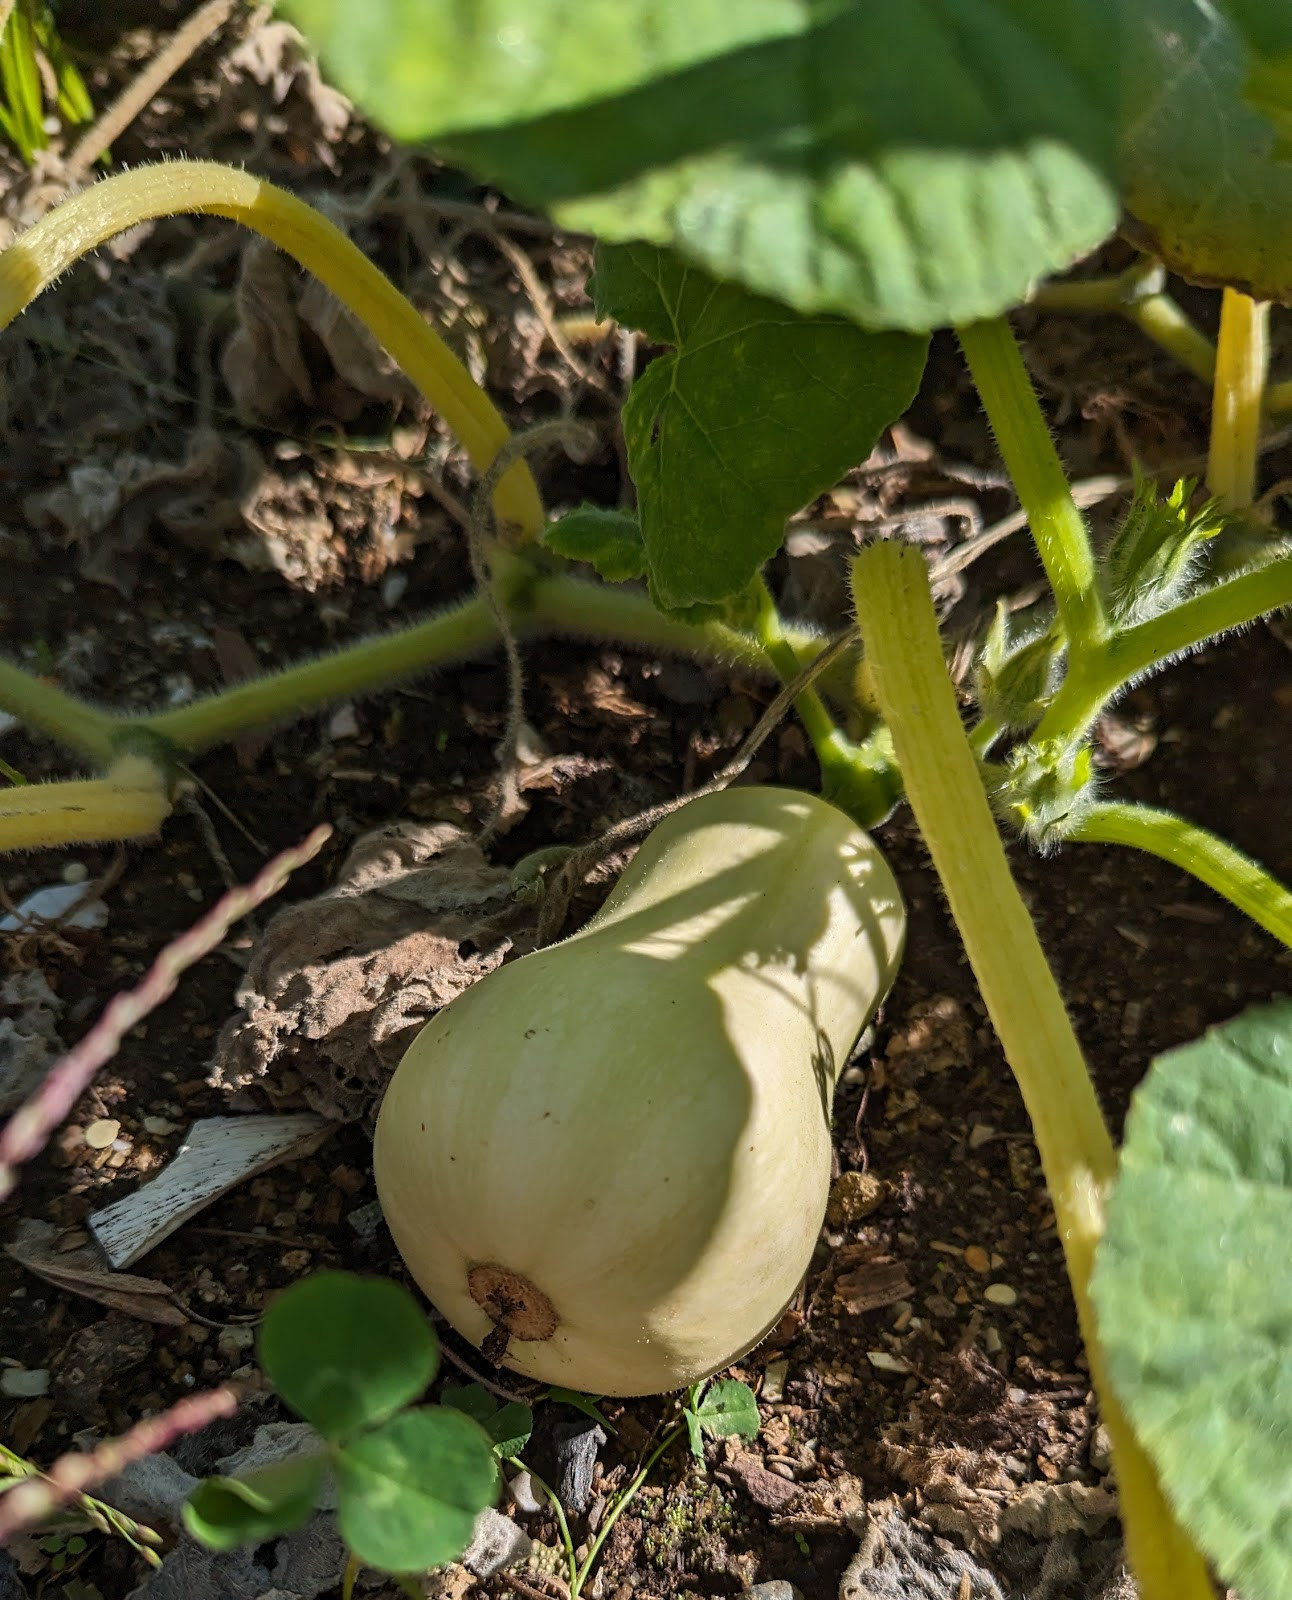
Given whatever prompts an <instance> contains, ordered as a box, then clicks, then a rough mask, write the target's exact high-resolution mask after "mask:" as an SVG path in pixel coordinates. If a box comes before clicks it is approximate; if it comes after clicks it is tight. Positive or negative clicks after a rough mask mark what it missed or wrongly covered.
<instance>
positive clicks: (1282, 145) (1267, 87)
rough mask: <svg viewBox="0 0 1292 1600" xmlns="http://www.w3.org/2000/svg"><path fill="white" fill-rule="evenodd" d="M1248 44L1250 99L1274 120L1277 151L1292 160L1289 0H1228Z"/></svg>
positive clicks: (1291, 15)
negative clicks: (1287, 1) (1287, 0)
mask: <svg viewBox="0 0 1292 1600" xmlns="http://www.w3.org/2000/svg"><path fill="white" fill-rule="evenodd" d="M1224 9H1225V10H1226V11H1228V13H1229V14H1230V16H1231V17H1232V18H1233V20H1234V24H1235V26H1236V27H1237V29H1238V31H1239V33H1240V34H1242V36H1243V39H1244V41H1245V42H1246V44H1247V47H1248V51H1249V57H1248V68H1249V70H1248V76H1247V82H1246V85H1245V86H1244V90H1243V92H1244V94H1245V96H1246V98H1247V103H1248V105H1250V106H1253V107H1254V108H1255V109H1256V110H1257V111H1259V112H1260V113H1261V114H1262V115H1263V116H1266V117H1268V118H1269V119H1270V121H1271V122H1272V123H1273V124H1274V128H1275V132H1276V134H1277V136H1278V137H1277V142H1276V145H1275V155H1276V157H1277V158H1278V159H1279V160H1280V161H1292V6H1289V5H1288V4H1287V3H1286V0H1225V6H1224Z"/></svg>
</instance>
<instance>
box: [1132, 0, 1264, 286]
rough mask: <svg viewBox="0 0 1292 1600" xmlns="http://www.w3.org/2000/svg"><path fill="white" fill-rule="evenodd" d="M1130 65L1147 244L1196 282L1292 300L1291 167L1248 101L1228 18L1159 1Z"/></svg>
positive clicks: (1135, 208) (1137, 189) (1243, 56)
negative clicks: (1242, 289)
mask: <svg viewBox="0 0 1292 1600" xmlns="http://www.w3.org/2000/svg"><path fill="white" fill-rule="evenodd" d="M1146 9H1147V10H1148V11H1151V14H1152V21H1153V23H1154V25H1153V26H1146V27H1143V28H1141V29H1139V30H1137V31H1136V33H1135V35H1134V40H1133V44H1134V48H1133V49H1132V50H1131V52H1130V54H1129V55H1128V57H1127V60H1126V62H1125V66H1124V71H1125V75H1126V83H1127V107H1128V109H1127V120H1126V130H1125V133H1124V136H1123V139H1122V145H1121V158H1120V166H1121V190H1122V195H1123V198H1124V200H1125V202H1126V205H1127V208H1128V209H1129V211H1130V212H1131V214H1132V216H1133V218H1134V227H1135V230H1136V231H1137V232H1138V234H1139V235H1140V236H1141V238H1142V240H1143V242H1144V243H1145V244H1146V245H1147V246H1148V247H1149V248H1150V249H1152V250H1153V251H1154V252H1155V253H1156V254H1157V255H1159V256H1161V258H1162V260H1163V261H1165V262H1166V264H1167V266H1168V267H1170V268H1171V269H1172V271H1174V272H1178V273H1180V274H1181V275H1182V276H1183V277H1186V278H1189V279H1191V280H1192V281H1194V282H1195V283H1221V284H1232V285H1234V286H1235V287H1238V288H1244V289H1246V290H1248V292H1249V293H1252V294H1254V295H1255V296H1256V297H1257V298H1258V299H1263V300H1292V163H1288V162H1286V161H1281V160H1279V159H1278V153H1277V152H1276V149H1275V144H1276V138H1277V136H1276V133H1275V130H1274V128H1273V126H1272V125H1271V123H1270V122H1269V121H1268V120H1267V119H1266V117H1265V116H1263V115H1262V114H1261V112H1260V111H1258V110H1256V109H1254V108H1253V107H1252V105H1250V104H1249V103H1248V101H1247V100H1246V99H1245V98H1244V91H1245V87H1246V82H1247V77H1248V68H1249V57H1248V54H1247V52H1246V50H1245V49H1244V47H1243V43H1242V40H1241V38H1240V37H1239V35H1238V33H1237V31H1236V29H1235V28H1234V27H1233V26H1232V25H1231V24H1230V23H1229V22H1228V21H1227V20H1226V18H1225V17H1224V15H1223V14H1222V13H1220V12H1218V11H1217V10H1216V9H1215V8H1214V7H1211V6H1200V5H1198V4H1196V3H1195V0H1151V5H1150V6H1149V7H1147V8H1146Z"/></svg>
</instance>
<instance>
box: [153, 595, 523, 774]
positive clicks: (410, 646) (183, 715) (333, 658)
mask: <svg viewBox="0 0 1292 1600" xmlns="http://www.w3.org/2000/svg"><path fill="white" fill-rule="evenodd" d="M497 636H498V635H497V629H496V628H495V626H494V622H493V618H492V617H491V616H490V615H489V609H488V606H487V605H486V604H485V601H484V599H483V597H482V596H480V595H475V596H473V597H472V598H471V599H470V600H467V601H464V602H463V603H462V604H461V605H457V606H453V607H451V608H450V609H449V610H447V611H441V612H439V613H437V615H435V616H433V617H429V618H427V620H426V621H425V622H421V623H418V624H417V625H416V626H415V627H412V628H406V629H404V630H403V631H402V632H400V633H392V634H388V635H386V636H384V637H381V638H376V639H364V640H361V641H360V643H358V644H354V645H351V646H349V648H348V649H345V650H338V651H337V652H336V653H335V654H333V655H327V656H321V657H319V658H318V659H317V660H315V661H304V662H301V663H300V664H299V665H297V666H294V667H284V668H283V670H282V671H281V672H272V673H269V674H267V675H266V676H265V677H263V678H250V679H248V680H247V681H246V682H245V683H238V684H235V685H234V686H233V687H232V688H231V689H225V690H223V691H222V692H221V693H220V694H218V695H212V696H211V698H210V699H207V700H195V701H194V702H193V703H192V704H191V705H186V706H177V707H175V709H174V710H171V711H159V712H155V713H154V714H153V715H152V716H149V717H142V718H140V719H138V725H139V726H142V727H144V728H146V729H148V731H149V732H150V733H153V734H156V735H158V736H159V737H161V738H163V739H167V740H169V741H170V742H171V743H172V744H174V745H177V746H178V747H179V748H180V749H182V750H187V751H190V752H193V751H197V750H202V749H205V748H206V747H207V746H209V745H213V744H220V743H222V742H223V741H224V740H226V739H231V738H233V737H234V736H235V735H237V734H239V733H242V732H243V731H245V730H246V729H248V728H254V727H258V726H264V725H266V724H269V723H275V722H284V721H287V720H289V719H291V718H294V717H296V716H299V715H300V714H301V713H303V712H308V711H314V710H317V709H318V708H319V707H320V706H324V705H327V704H328V703H329V702H330V701H333V700H339V699H343V698H345V697H346V696H349V695H353V694H363V693H366V692H368V691H370V690H373V689H380V688H382V687H384V686H385V685H386V684H388V683H392V682H394V681H395V680H397V679H399V678H407V677H410V676H412V675H413V674H414V673H418V672H426V671H429V670H430V669H431V668H432V667H437V666H443V665H444V664H445V663H447V662H451V661H460V660H461V659H462V658H463V657H464V656H471V655H475V654H476V653H478V652H479V651H480V650H483V649H485V648H486V647H487V646H488V645H490V644H492V643H494V641H495V640H496V639H497Z"/></svg>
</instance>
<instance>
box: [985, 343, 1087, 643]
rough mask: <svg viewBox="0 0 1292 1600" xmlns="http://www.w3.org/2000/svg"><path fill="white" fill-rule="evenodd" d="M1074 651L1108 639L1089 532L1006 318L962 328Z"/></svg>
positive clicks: (992, 420)
mask: <svg viewBox="0 0 1292 1600" xmlns="http://www.w3.org/2000/svg"><path fill="white" fill-rule="evenodd" d="M956 334H957V337H958V338H959V340H960V346H961V349H963V351H964V354H965V360H966V361H967V362H968V363H969V371H970V374H971V375H972V377H973V381H974V387H975V388H976V389H977V390H978V395H979V398H980V399H981V400H982V403H983V407H984V409H985V410H986V412H987V420H988V422H990V423H991V428H992V432H993V433H994V434H995V435H996V443H997V445H998V446H999V448H1000V453H1001V456H1002V458H1003V460H1004V462H1005V468H1006V470H1007V471H1008V473H1009V475H1010V478H1011V479H1012V480H1013V484H1014V488H1015V489H1016V490H1017V492H1018V498H1019V501H1020V503H1021V504H1022V507H1023V510H1024V511H1026V512H1027V520H1028V524H1029V526H1030V527H1031V530H1032V538H1033V540H1034V541H1035V543H1036V549H1037V553H1038V554H1039V555H1040V557H1041V562H1042V564H1043V565H1044V567H1045V575H1046V577H1047V578H1048V579H1049V580H1050V588H1051V590H1052V591H1053V593H1054V603H1055V605H1056V606H1057V608H1058V612H1059V621H1060V623H1061V624H1062V627H1063V631H1064V634H1065V635H1066V637H1067V640H1068V643H1069V645H1070V646H1071V647H1072V648H1073V649H1074V650H1077V649H1081V648H1083V647H1086V646H1089V645H1091V644H1095V643H1097V642H1098V641H1100V640H1102V639H1104V638H1106V637H1107V634H1108V621H1107V618H1106V617H1105V615H1104V608H1103V601H1102V600H1101V598H1100V595H1099V587H1098V584H1097V582H1096V578H1095V557H1094V551H1093V549H1092V548H1091V544H1090V535H1089V533H1088V532H1087V531H1086V524H1085V521H1084V520H1083V518H1082V515H1081V512H1080V511H1079V510H1078V509H1077V503H1076V501H1075V500H1074V499H1073V498H1072V489H1071V487H1070V486H1069V484H1068V479H1067V475H1066V474H1065V473H1064V470H1063V464H1062V462H1061V461H1060V460H1059V453H1058V451H1057V450H1056V449H1055V448H1054V440H1053V439H1052V438H1051V437H1050V430H1049V428H1048V426H1047V425H1046V421H1045V418H1044V416H1043V415H1042V414H1041V407H1040V404H1039V403H1038V401H1037V398H1036V392H1035V390H1034V389H1033V388H1032V381H1031V379H1030V378H1029V377H1028V375H1027V369H1026V368H1025V367H1024V365H1023V358H1022V356H1021V355H1020V354H1019V350H1018V342H1017V340H1016V339H1015V338H1014V334H1013V330H1012V329H1011V328H1010V326H1009V323H1008V322H1007V321H1006V320H1005V318H1004V317H995V318H993V319H992V320H991V321H989V322H973V323H968V324H966V325H965V326H964V327H961V328H957V329H956Z"/></svg>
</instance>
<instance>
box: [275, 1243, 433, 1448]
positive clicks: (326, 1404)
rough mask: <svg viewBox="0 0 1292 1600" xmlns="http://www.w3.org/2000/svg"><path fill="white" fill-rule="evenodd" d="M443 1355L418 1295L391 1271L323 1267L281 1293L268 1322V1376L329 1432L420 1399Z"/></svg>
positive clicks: (333, 1434)
mask: <svg viewBox="0 0 1292 1600" xmlns="http://www.w3.org/2000/svg"><path fill="white" fill-rule="evenodd" d="M438 1359H439V1348H438V1346H437V1344H436V1341H435V1335H434V1334H433V1333H432V1332H431V1329H430V1327H429V1325H428V1324H427V1321H426V1318H425V1317H424V1316H423V1315H422V1312H421V1310H420V1309H419V1308H418V1305H417V1302H416V1300H414V1299H413V1297H412V1295H411V1294H409V1292H408V1290H407V1289H405V1288H403V1287H401V1285H399V1284H397V1283H392V1282H391V1281H390V1280H389V1279H387V1278H360V1277H357V1276H355V1275H354V1274H353V1273H349V1272H316V1273H314V1274H313V1276H311V1277H308V1278H304V1279H302V1280H301V1282H300V1283H297V1284H294V1285H293V1286H292V1287H291V1288H290V1289H288V1290H287V1291H286V1293H284V1294H282V1295H280V1296H279V1298H278V1299H277V1300H275V1301H274V1303H273V1304H272V1305H271V1306H270V1308H269V1310H268V1311H267V1312H266V1313H265V1320H264V1323H263V1324H262V1326H261V1330H260V1365H261V1367H262V1368H263V1369H264V1372H265V1376H266V1377H267V1378H268V1379H269V1381H270V1382H271V1383H272V1384H273V1386H274V1388H275V1389H277V1390H278V1393H279V1394H280V1395H281V1396H282V1397H283V1399H284V1400H285V1401H286V1402H287V1404H288V1405H289V1406H291V1408H292V1409H293V1410H294V1411H296V1412H298V1413H299V1414H300V1415H301V1416H302V1417H304V1418H305V1420H306V1422H308V1423H311V1424H312V1425H313V1426H314V1427H315V1428H317V1429H318V1431H319V1432H320V1433H321V1434H322V1435H323V1437H324V1438H325V1439H332V1440H336V1439H343V1438H345V1436H346V1435H347V1434H349V1433H352V1432H353V1431H354V1430H355V1429H356V1428H361V1427H364V1426H367V1425H369V1424H371V1423H374V1422H380V1421H381V1420H382V1419H383V1418H385V1417H388V1416H390V1415H391V1414H392V1413H393V1412H395V1411H398V1410H399V1408H400V1407H401V1406H404V1405H407V1404H408V1403H409V1402H410V1401H412V1400H416V1399H417V1397H418V1396H419V1395H420V1394H421V1393H422V1391H423V1390H424V1389H425V1388H426V1385H427V1384H428V1383H429V1382H430V1381H431V1378H432V1377H433V1375H434V1373H435V1366H436V1362H437V1361H438Z"/></svg>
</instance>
